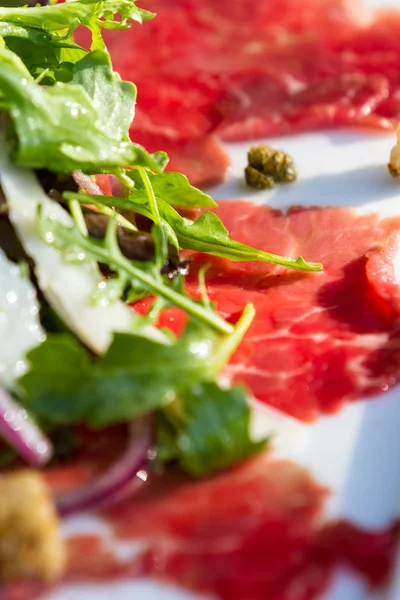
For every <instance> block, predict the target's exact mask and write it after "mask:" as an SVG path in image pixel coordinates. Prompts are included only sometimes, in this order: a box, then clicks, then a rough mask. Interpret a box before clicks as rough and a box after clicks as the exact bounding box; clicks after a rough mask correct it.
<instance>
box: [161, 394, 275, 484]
mask: <svg viewBox="0 0 400 600" xmlns="http://www.w3.org/2000/svg"><path fill="white" fill-rule="evenodd" d="M157 437H158V454H159V456H160V458H161V460H162V461H164V462H169V461H171V460H178V462H179V465H180V466H181V468H182V469H183V470H184V471H187V472H188V473H190V474H191V475H194V476H195V477H203V476H204V475H209V474H210V473H214V472H216V471H220V470H223V469H227V468H229V467H231V466H233V465H234V464H236V463H237V462H239V461H241V460H244V459H246V458H248V457H250V456H252V455H254V454H256V453H257V452H260V451H261V450H263V449H265V447H266V444H267V440H263V441H261V442H254V441H253V440H252V439H251V437H250V407H249V404H248V402H247V399H246V393H245V391H244V390H243V389H242V388H240V387H237V386H236V387H233V388H230V389H221V388H220V387H219V386H218V385H217V384H216V383H199V384H197V385H195V386H191V387H190V388H189V389H188V390H186V392H185V394H184V396H183V397H182V398H181V399H180V401H179V403H178V408H177V410H174V405H173V404H171V405H170V407H167V408H166V409H165V411H164V412H163V413H162V414H161V416H160V417H159V419H158V436H157Z"/></svg>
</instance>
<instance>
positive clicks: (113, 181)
mask: <svg viewBox="0 0 400 600" xmlns="http://www.w3.org/2000/svg"><path fill="white" fill-rule="evenodd" d="M109 177H110V179H109V181H110V187H111V192H112V195H113V196H118V198H125V196H127V195H128V189H127V188H126V187H125V186H124V184H123V183H121V181H120V180H119V179H118V177H115V175H110V176H109Z"/></svg>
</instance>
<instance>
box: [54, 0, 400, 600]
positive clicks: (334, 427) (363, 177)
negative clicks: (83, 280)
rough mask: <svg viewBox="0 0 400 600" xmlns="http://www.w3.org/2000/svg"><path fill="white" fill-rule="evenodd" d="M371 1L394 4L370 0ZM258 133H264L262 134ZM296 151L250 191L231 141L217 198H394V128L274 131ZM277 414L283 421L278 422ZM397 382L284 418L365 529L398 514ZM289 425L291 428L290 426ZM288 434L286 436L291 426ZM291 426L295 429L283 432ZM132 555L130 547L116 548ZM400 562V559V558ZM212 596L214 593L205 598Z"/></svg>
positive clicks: (156, 586) (94, 591)
mask: <svg viewBox="0 0 400 600" xmlns="http://www.w3.org/2000/svg"><path fill="white" fill-rule="evenodd" d="M366 4H368V5H370V6H376V5H383V4H385V5H387V4H392V5H393V4H394V5H398V0H391V1H387V0H386V2H381V1H380V0H367V2H366ZM261 141H262V140H261ZM268 142H269V143H271V144H273V145H275V146H277V147H282V148H284V149H285V150H286V151H287V152H289V153H290V154H291V155H292V156H293V157H294V159H295V161H296V163H297V166H298V171H299V174H300V178H299V181H298V182H296V184H294V185H291V186H286V187H281V188H279V189H277V190H274V191H273V192H268V193H266V192H254V193H252V192H249V190H248V189H246V188H245V187H244V186H243V184H242V177H243V175H242V174H243V168H244V165H245V160H246V152H247V149H248V148H249V146H250V145H251V144H250V142H246V143H241V144H230V145H229V146H227V148H228V151H229V153H230V155H231V158H232V170H231V173H230V176H229V179H228V181H227V183H225V184H224V185H223V186H220V187H219V188H216V189H215V190H213V195H214V197H215V198H216V199H217V200H223V199H224V198H230V199H232V198H243V197H245V198H247V199H249V200H252V201H253V202H260V203H269V204H271V205H272V206H274V207H279V208H285V207H288V206H290V205H293V204H303V205H306V206H307V205H321V206H361V205H365V204H370V203H371V204H372V203H377V202H379V203H381V202H387V201H390V200H395V199H398V202H399V212H400V183H398V182H396V181H394V180H393V179H391V178H390V177H389V175H388V172H387V167H386V164H387V162H388V157H389V152H390V148H391V146H392V145H393V143H394V135H393V134H380V133H376V134H370V133H368V134H366V133H362V132H356V131H352V132H349V131H337V132H322V133H315V134H307V135H300V136H291V137H285V138H276V139H274V140H271V139H269V140H268ZM278 421H279V420H278ZM399 424H400V388H394V389H392V390H391V391H389V392H387V393H386V394H384V395H382V396H380V397H379V398H376V399H375V400H373V401H371V400H369V401H367V402H363V401H360V402H356V403H354V404H351V405H348V406H347V407H346V408H345V409H344V410H342V411H341V412H340V413H339V414H337V415H335V416H332V417H323V418H321V419H320V420H319V421H318V422H317V423H315V424H313V425H305V426H303V425H297V424H294V426H293V422H292V420H291V419H288V420H287V419H286V418H284V419H282V422H277V425H276V427H277V428H278V429H279V430H280V432H281V434H282V435H281V438H280V443H279V448H278V449H277V450H276V452H277V453H279V455H280V456H284V457H287V458H289V459H292V460H295V461H297V462H299V463H301V464H303V465H305V466H306V467H307V468H309V470H310V471H311V473H312V474H313V475H314V476H315V478H316V479H317V481H318V482H320V483H322V484H325V485H327V486H328V487H329V488H330V489H331V490H332V495H331V498H330V501H329V503H328V506H327V511H328V516H331V517H334V518H347V519H350V520H351V521H352V522H354V523H357V524H359V525H361V526H365V527H368V528H369V529H374V528H381V527H384V526H385V525H388V524H390V523H391V522H392V521H393V520H394V519H395V518H396V517H397V516H398V514H399V512H400V466H399V465H400V461H399V458H400V435H399ZM288 427H289V428H288ZM285 432H286V435H283V434H285ZM288 433H289V435H287V434H288ZM64 530H65V534H66V535H73V534H74V533H78V532H79V533H80V534H81V533H94V532H97V533H99V534H101V535H103V536H104V537H105V538H107V535H108V530H107V528H105V526H104V524H102V523H101V522H100V521H99V520H98V519H97V518H95V517H93V516H83V517H75V518H71V519H69V520H68V521H67V522H66V523H65V526H64ZM119 551H120V552H124V553H126V552H129V553H132V552H134V551H135V548H134V547H130V548H119ZM399 566H400V557H399ZM132 598H135V600H195V599H199V598H206V596H199V595H195V594H192V593H189V592H186V591H184V590H181V589H178V588H175V587H173V586H169V585H166V584H160V583H159V582H154V581H151V580H148V579H146V580H145V579H143V580H136V581H132V582H129V581H121V582H119V583H113V584H104V583H103V584H101V585H90V584H88V585H79V586H67V587H65V588H64V589H63V590H60V591H57V592H56V593H52V594H50V595H47V596H46V600H77V599H79V600H128V599H129V600H131V599H132ZM208 598H209V597H208ZM399 599H400V573H399V574H398V577H397V579H396V573H395V574H394V578H393V582H392V584H391V585H390V586H389V587H388V588H387V589H386V590H385V591H384V592H381V593H379V594H372V593H371V592H370V591H368V590H367V589H366V587H365V585H364V584H363V583H362V582H361V581H360V580H358V579H357V578H356V577H355V576H353V575H350V574H348V573H345V572H341V573H338V575H337V577H336V579H335V583H334V585H333V587H332V589H331V590H330V591H329V592H328V593H326V594H324V596H323V598H322V599H321V600H399Z"/></svg>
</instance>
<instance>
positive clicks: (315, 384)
mask: <svg viewBox="0 0 400 600" xmlns="http://www.w3.org/2000/svg"><path fill="white" fill-rule="evenodd" d="M217 213H218V214H219V216H220V217H221V218H222V220H223V221H224V223H225V225H226V226H227V228H228V229H229V230H230V233H231V235H232V236H233V237H234V238H237V239H239V240H240V241H242V242H250V243H252V244H253V245H256V246H259V247H260V248H262V249H265V250H271V249H273V250H274V251H275V252H282V253H284V254H285V255H289V256H297V255H299V254H302V255H303V256H304V257H305V258H306V259H310V260H321V261H322V263H323V264H324V271H323V272H322V273H296V272H293V271H287V270H285V269H283V268H281V267H274V266H271V265H265V264H260V263H231V262H228V261H225V260H223V259H219V258H212V257H210V256H205V255H201V254H193V259H194V260H193V263H192V269H191V275H190V276H189V279H188V289H189V290H190V291H191V292H192V293H193V294H194V295H196V293H197V270H198V268H199V267H200V266H201V265H202V264H204V263H205V262H208V263H210V264H211V267H210V268H209V270H208V271H207V275H206V282H207V290H208V293H209V295H210V298H211V299H212V300H214V301H215V302H216V304H217V308H218V309H219V311H220V312H221V313H222V314H223V315H224V316H225V317H226V318H228V319H230V320H231V321H235V320H237V318H238V316H239V315H240V312H241V311H242V309H243V307H244V306H245V304H247V303H248V302H249V301H251V302H253V303H254V305H255V307H256V318H255V321H254V323H253V325H252V326H251V328H250V329H249V331H248V333H247V334H246V336H245V338H244V341H243V342H242V343H241V345H240V347H239V349H238V350H237V352H236V354H235V355H234V357H233V359H232V361H231V363H230V365H229V366H228V368H227V371H226V375H227V376H230V377H231V378H232V379H235V380H236V379H237V380H240V381H244V382H245V383H246V384H247V385H248V386H249V388H250V389H251V391H252V393H253V395H254V396H255V397H256V398H257V399H258V400H259V401H261V402H264V403H267V404H270V405H274V406H275V407H277V408H279V409H280V410H283V411H286V412H288V413H290V414H293V415H295V416H296V417H297V418H301V419H304V420H310V419H313V418H315V417H317V416H318V415H319V414H321V413H322V412H332V411H334V410H338V408H339V407H340V405H341V404H343V403H344V402H346V401H349V400H354V399H357V398H360V397H365V396H366V395H367V394H371V395H373V394H374V393H376V392H379V391H382V390H385V389H387V388H388V387H389V386H391V385H394V384H395V383H396V381H397V379H398V378H399V374H400V343H399V340H400V329H399V322H398V315H399V311H400V295H399V291H398V283H397V279H396V274H395V266H394V265H395V258H396V256H397V255H398V253H399V250H400V218H393V217H387V216H386V217H385V216H384V215H383V214H382V213H381V214H379V213H377V212H364V213H363V212H362V211H355V210H351V209H344V208H342V209H341V208H329V209H327V208H308V209H307V208H300V207H298V208H292V209H291V210H290V211H289V212H288V213H282V212H281V211H279V210H273V209H271V208H268V207H263V206H257V205H254V204H251V203H248V202H237V201H235V202H224V203H222V204H221V206H220V207H219V208H218V209H217ZM266 232H268V236H266ZM147 306H148V305H146V304H145V303H143V304H142V305H141V306H138V307H137V308H140V309H141V310H145V308H146V307H147ZM161 324H162V325H168V326H170V327H171V328H173V329H174V330H175V331H177V332H179V331H180V330H181V329H182V327H183V325H184V322H183V319H182V314H181V313H180V312H179V311H177V310H168V311H165V313H164V314H163V315H162V322H161V323H160V325H161ZM110 435H113V436H114V437H110ZM121 439H123V437H121V435H120V434H119V433H118V430H115V431H114V433H113V434H112V432H111V431H110V432H109V434H108V436H107V435H106V434H103V435H102V436H93V437H92V438H86V444H87V447H86V453H85V455H84V456H81V457H80V459H79V460H76V461H74V464H73V465H69V466H67V467H65V468H57V469H55V470H53V472H49V474H48V478H49V482H50V483H51V484H52V485H53V487H54V488H57V489H60V486H62V487H64V486H65V485H67V484H72V485H74V484H76V482H77V481H79V482H80V483H81V482H83V481H85V480H87V479H88V478H90V477H93V476H94V475H95V472H96V470H97V469H104V468H105V463H106V462H107V460H110V459H111V458H112V457H111V454H113V453H114V452H115V453H116V454H118V453H119V452H121ZM103 444H104V446H103ZM111 450H112V452H111ZM327 494H328V492H327V490H324V489H322V488H321V486H319V485H318V484H317V483H316V482H315V481H314V480H313V479H312V477H311V476H310V475H309V474H308V473H307V471H305V470H304V469H303V468H302V467H300V466H299V465H296V464H294V463H292V462H289V461H282V460H276V459H274V458H273V456H272V455H269V454H266V455H264V456H262V457H259V458H257V459H255V460H253V461H250V462H248V463H247V464H245V465H243V466H241V467H238V468H236V469H235V470H233V471H231V472H229V473H225V474H222V475H219V476H216V477H214V478H211V479H208V480H206V481H202V482H193V481H190V482H189V481H187V480H185V479H183V478H182V476H179V475H178V474H176V473H174V472H168V473H167V474H166V475H165V476H164V477H158V478H157V477H155V478H154V480H153V483H151V484H146V486H144V488H143V490H142V492H140V493H139V494H138V495H137V496H135V497H134V498H131V499H130V500H129V501H128V500H127V501H125V502H124V503H122V504H119V505H118V506H116V507H114V508H112V509H111V508H110V509H109V510H108V511H104V512H103V513H102V517H103V518H104V519H105V520H106V521H107V522H108V524H109V525H110V526H111V531H112V532H113V533H112V535H111V536H108V537H107V539H101V538H95V537H93V536H86V537H78V538H73V539H72V540H70V542H69V544H70V564H69V568H68V570H67V575H66V580H65V583H68V582H79V581H81V582H88V581H89V582H90V581H99V580H101V581H112V580H118V579H121V578H124V577H128V578H135V577H139V576H142V575H151V576H153V577H155V578H162V579H167V580H169V581H173V582H176V583H178V584H179V585H184V586H187V587H188V588H191V589H195V590H199V591H204V592H210V593H212V594H214V595H216V597H218V598H221V599H222V600H265V599H266V598H268V599H269V600H314V599H316V598H318V597H320V594H321V593H322V592H323V591H324V590H325V589H326V588H327V586H328V584H329V582H330V581H331V577H332V574H333V572H334V571H335V569H336V568H337V567H339V566H344V567H347V568H351V569H353V570H354V571H356V572H357V573H358V574H360V575H361V576H363V577H364V578H365V579H366V580H367V582H368V583H370V584H371V585H380V584H382V583H384V582H385V580H386V578H387V576H388V574H389V572H390V568H391V565H392V564H393V557H394V552H395V547H396V542H397V540H398V537H399V526H398V524H393V525H392V526H391V527H388V528H387V529H385V530H382V531H375V532H368V531H362V530H360V529H358V528H357V527H355V526H353V525H352V524H350V523H345V522H329V521H326V518H325V517H324V506H325V502H324V501H325V498H326V496H327ZM130 540H136V541H139V540H142V541H143V550H142V552H141V553H140V554H139V555H135V558H134V559H131V560H126V561H123V560H121V559H118V557H117V555H116V554H115V552H114V551H113V549H115V546H116V545H118V543H119V542H126V541H130ZM43 592H44V590H43V588H40V587H38V586H33V587H32V586H29V585H27V584H25V585H22V584H21V585H17V586H13V587H12V588H9V589H8V591H7V592H6V593H5V594H4V595H3V599H4V600H25V599H26V600H27V599H29V600H33V599H34V598H36V597H40V596H41V595H42V593H43Z"/></svg>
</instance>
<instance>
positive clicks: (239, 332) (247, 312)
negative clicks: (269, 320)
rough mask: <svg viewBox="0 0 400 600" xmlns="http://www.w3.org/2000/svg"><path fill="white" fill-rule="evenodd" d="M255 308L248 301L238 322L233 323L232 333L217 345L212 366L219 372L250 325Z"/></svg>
mask: <svg viewBox="0 0 400 600" xmlns="http://www.w3.org/2000/svg"><path fill="white" fill-rule="evenodd" d="M255 314H256V310H255V308H254V305H253V304H251V303H249V304H246V306H245V307H244V309H243V312H242V314H241V315H240V318H239V320H238V322H237V323H236V325H235V328H234V330H233V333H232V334H231V335H230V336H228V337H227V338H226V339H225V340H224V341H223V342H222V343H221V344H220V346H219V348H218V351H217V352H216V353H215V354H214V356H213V368H214V369H215V372H216V373H219V372H220V371H221V370H222V369H223V367H224V366H225V365H226V363H227V362H228V360H229V359H230V357H231V356H232V354H233V353H234V351H235V350H236V348H237V347H238V345H239V344H240V342H241V341H242V339H243V336H244V335H245V333H246V331H247V330H248V328H249V327H250V325H251V323H252V321H253V319H254V316H255Z"/></svg>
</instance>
